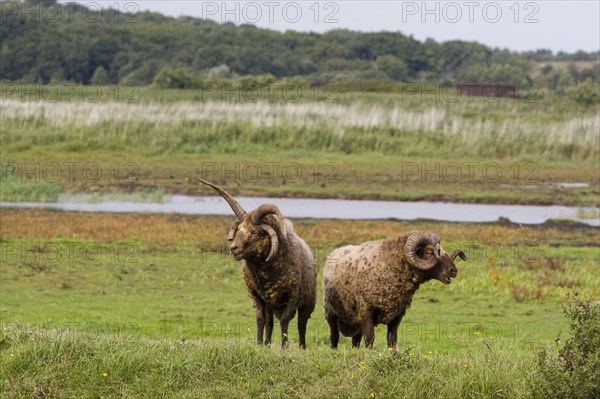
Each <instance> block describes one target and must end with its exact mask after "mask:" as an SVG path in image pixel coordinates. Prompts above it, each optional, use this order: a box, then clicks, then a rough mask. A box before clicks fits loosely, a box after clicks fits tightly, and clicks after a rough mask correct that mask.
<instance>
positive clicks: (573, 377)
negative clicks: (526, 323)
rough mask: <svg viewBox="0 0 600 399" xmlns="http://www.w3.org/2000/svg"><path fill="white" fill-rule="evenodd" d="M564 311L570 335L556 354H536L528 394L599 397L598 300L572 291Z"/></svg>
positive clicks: (581, 398) (546, 351)
mask: <svg viewBox="0 0 600 399" xmlns="http://www.w3.org/2000/svg"><path fill="white" fill-rule="evenodd" d="M564 312H565V315H566V316H567V318H568V319H569V322H570V330H571V334H572V336H571V337H570V338H568V339H567V340H566V341H565V343H564V345H563V346H562V347H561V348H559V349H558V355H557V356H553V355H551V354H550V353H549V351H548V350H547V349H544V350H542V351H541V352H540V353H539V354H538V360H537V366H538V370H537V371H536V372H535V373H534V377H533V381H532V382H533V384H532V394H533V395H532V396H533V397H534V398H544V399H545V398H573V399H575V398H577V399H595V398H600V301H599V302H598V303H595V304H592V303H591V301H589V300H582V299H580V298H579V297H578V295H577V293H574V295H573V297H572V299H571V300H570V301H569V303H568V304H567V305H566V306H565V307H564ZM557 342H559V340H558V339H557Z"/></svg>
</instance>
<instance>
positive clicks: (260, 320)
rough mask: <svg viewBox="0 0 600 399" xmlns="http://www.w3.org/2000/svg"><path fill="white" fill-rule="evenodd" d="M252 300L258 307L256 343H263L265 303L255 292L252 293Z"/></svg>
mask: <svg viewBox="0 0 600 399" xmlns="http://www.w3.org/2000/svg"><path fill="white" fill-rule="evenodd" d="M252 300H253V302H254V307H255V308H256V343H258V344H259V345H262V343H263V332H264V329H265V303H264V301H263V300H262V299H260V297H259V296H258V295H257V294H256V293H255V292H253V293H252Z"/></svg>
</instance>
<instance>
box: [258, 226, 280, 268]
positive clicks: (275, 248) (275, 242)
mask: <svg viewBox="0 0 600 399" xmlns="http://www.w3.org/2000/svg"><path fill="white" fill-rule="evenodd" d="M260 228H261V229H263V230H264V231H266V232H267V233H268V234H269V237H270V238H271V251H269V256H267V259H266V261H267V262H270V261H271V259H273V257H274V256H275V255H276V254H277V251H278V250H279V240H278V239H277V233H276V232H275V230H274V229H273V228H272V227H271V226H269V225H268V224H264V223H263V224H261V225H260Z"/></svg>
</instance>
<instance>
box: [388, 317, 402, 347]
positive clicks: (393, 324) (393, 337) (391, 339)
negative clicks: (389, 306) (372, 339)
mask: <svg viewBox="0 0 600 399" xmlns="http://www.w3.org/2000/svg"><path fill="white" fill-rule="evenodd" d="M400 320H402V316H398V317H396V318H394V319H392V321H390V322H389V323H388V325H387V344H388V348H393V349H396V343H397V341H398V326H399V325H400Z"/></svg>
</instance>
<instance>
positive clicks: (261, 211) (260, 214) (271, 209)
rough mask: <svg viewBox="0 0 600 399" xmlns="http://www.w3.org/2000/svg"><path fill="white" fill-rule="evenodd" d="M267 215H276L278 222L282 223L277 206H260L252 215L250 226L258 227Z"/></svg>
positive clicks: (281, 216)
mask: <svg viewBox="0 0 600 399" xmlns="http://www.w3.org/2000/svg"><path fill="white" fill-rule="evenodd" d="M267 215H277V216H278V217H279V220H280V221H283V215H282V214H281V211H280V210H279V208H277V205H275V204H262V205H261V206H259V207H258V208H256V210H255V211H254V213H253V214H252V219H251V221H252V224H253V225H255V226H260V225H261V224H262V221H263V219H264V217H265V216H267Z"/></svg>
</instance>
